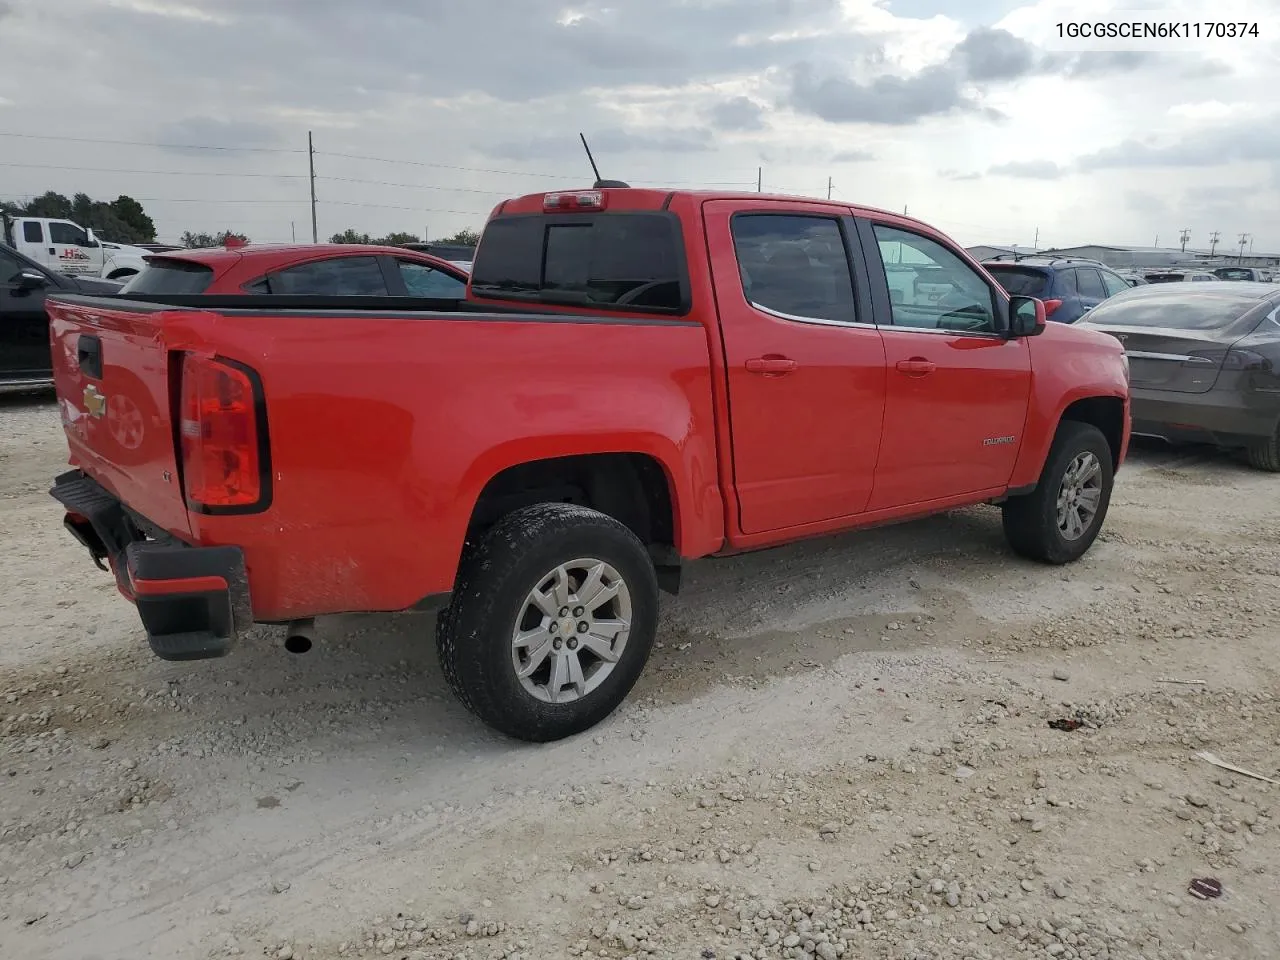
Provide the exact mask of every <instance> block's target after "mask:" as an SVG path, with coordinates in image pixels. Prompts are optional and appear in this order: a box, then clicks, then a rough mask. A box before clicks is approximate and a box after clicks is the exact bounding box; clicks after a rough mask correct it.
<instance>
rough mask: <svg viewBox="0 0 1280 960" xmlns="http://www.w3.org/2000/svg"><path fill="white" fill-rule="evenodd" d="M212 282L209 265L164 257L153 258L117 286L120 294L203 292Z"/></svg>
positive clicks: (211, 270)
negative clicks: (120, 285)
mask: <svg viewBox="0 0 1280 960" xmlns="http://www.w3.org/2000/svg"><path fill="white" fill-rule="evenodd" d="M212 282H213V268H212V267H207V266H205V265H204V264H203V263H196V262H194V261H192V260H167V259H165V258H163V257H153V258H151V260H150V261H148V263H147V266H145V267H144V268H143V269H142V272H141V273H136V274H134V275H133V277H131V278H130V280H129V282H128V283H126V284H125V285H124V287H123V288H121V290H120V292H121V293H122V294H129V293H148V294H152V293H154V294H186V293H204V292H205V291H206V290H207V289H209V284H211V283H212Z"/></svg>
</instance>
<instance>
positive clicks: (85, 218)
mask: <svg viewBox="0 0 1280 960" xmlns="http://www.w3.org/2000/svg"><path fill="white" fill-rule="evenodd" d="M5 208H6V212H7V213H9V214H10V215H11V216H28V217H47V218H49V219H52V220H71V221H74V222H75V223H78V224H80V226H82V227H90V228H91V229H92V230H93V231H94V232H95V233H97V234H98V235H99V236H101V238H102V239H104V240H114V241H115V242H117V243H146V242H148V241H151V240H154V239H155V237H156V225H155V223H154V222H153V221H152V219H151V218H150V217H149V216H147V213H146V211H145V210H144V209H143V208H142V204H140V203H139V202H138V201H137V200H134V199H133V198H132V197H127V196H124V195H121V196H119V197H117V198H116V199H115V200H113V201H111V202H110V203H105V202H103V201H101V200H94V199H93V198H92V197H90V196H89V195H88V194H87V193H77V194H76V195H75V196H74V197H72V198H71V199H70V200H68V199H67V198H66V197H64V196H63V195H62V194H60V193H55V192H54V191H52V190H49V191H46V192H45V193H42V194H41V195H40V196H38V197H36V198H35V199H34V200H28V201H27V202H26V203H9V204H6V205H5Z"/></svg>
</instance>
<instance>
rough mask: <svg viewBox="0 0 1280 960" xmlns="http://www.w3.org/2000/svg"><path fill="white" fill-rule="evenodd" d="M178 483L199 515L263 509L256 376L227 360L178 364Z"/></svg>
mask: <svg viewBox="0 0 1280 960" xmlns="http://www.w3.org/2000/svg"><path fill="white" fill-rule="evenodd" d="M180 435H181V442H182V482H183V487H184V488H185V491H186V497H187V503H188V505H189V506H190V507H191V508H192V509H194V510H198V511H200V512H202V513H224V512H232V513H238V512H249V511H253V510H262V509H265V508H266V506H267V504H268V503H269V501H270V499H271V479H270V465H269V464H268V463H267V459H268V452H267V443H266V439H267V437H266V418H265V414H264V412H263V408H262V396H261V390H260V388H259V386H258V381H257V376H256V375H255V374H254V373H253V372H252V371H251V370H250V369H249V368H248V367H245V366H243V365H242V364H239V363H235V362H234V361H231V360H223V359H210V358H205V357H197V356H193V355H192V354H187V355H186V356H185V357H184V358H183V360H182V419H181V427H180Z"/></svg>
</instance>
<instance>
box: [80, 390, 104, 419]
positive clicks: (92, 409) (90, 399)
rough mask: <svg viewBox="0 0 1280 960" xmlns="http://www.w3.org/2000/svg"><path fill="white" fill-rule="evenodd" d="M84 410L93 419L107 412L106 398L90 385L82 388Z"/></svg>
mask: <svg viewBox="0 0 1280 960" xmlns="http://www.w3.org/2000/svg"><path fill="white" fill-rule="evenodd" d="M84 408H85V410H86V411H87V412H88V414H89V416H91V417H95V418H96V417H101V416H102V415H103V414H104V413H106V412H107V398H106V397H105V396H104V395H103V394H102V393H101V392H100V391H99V390H98V388H97V387H95V386H94V385H93V384H92V383H91V384H89V385H88V386H87V387H85V388H84Z"/></svg>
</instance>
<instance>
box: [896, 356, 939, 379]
mask: <svg viewBox="0 0 1280 960" xmlns="http://www.w3.org/2000/svg"><path fill="white" fill-rule="evenodd" d="M898 369H899V370H901V371H902V372H903V373H905V374H906V375H907V376H909V377H923V376H925V375H926V374H929V373H933V371H934V370H937V369H938V365H937V364H936V363H934V362H933V361H932V360H925V359H924V358H922V357H913V358H912V359H910V360H899V361H898Z"/></svg>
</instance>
